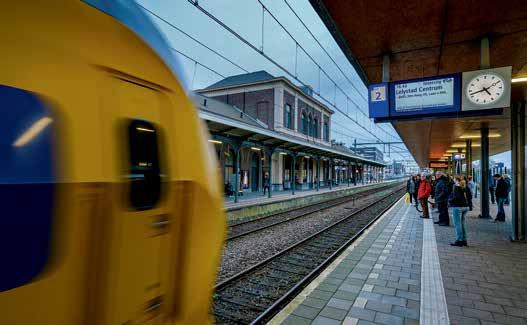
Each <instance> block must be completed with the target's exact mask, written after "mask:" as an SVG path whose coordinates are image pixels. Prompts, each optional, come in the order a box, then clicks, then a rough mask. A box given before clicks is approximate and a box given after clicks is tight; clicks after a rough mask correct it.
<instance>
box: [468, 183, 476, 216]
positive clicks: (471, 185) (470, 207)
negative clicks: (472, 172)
mask: <svg viewBox="0 0 527 325" xmlns="http://www.w3.org/2000/svg"><path fill="white" fill-rule="evenodd" d="M467 187H468V189H469V190H470V196H471V197H472V195H474V190H475V189H476V184H475V183H474V181H473V180H472V176H469V177H468V182H467ZM470 202H471V204H470V206H469V207H468V210H469V211H472V200H470Z"/></svg>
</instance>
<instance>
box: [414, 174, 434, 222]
mask: <svg viewBox="0 0 527 325" xmlns="http://www.w3.org/2000/svg"><path fill="white" fill-rule="evenodd" d="M431 192H432V186H431V185H430V182H429V181H428V179H427V178H426V176H425V175H421V182H419V189H418V190H417V199H418V200H419V202H420V203H421V206H422V207H423V215H422V216H421V218H430V214H429V213H428V197H429V196H430V193H431Z"/></svg>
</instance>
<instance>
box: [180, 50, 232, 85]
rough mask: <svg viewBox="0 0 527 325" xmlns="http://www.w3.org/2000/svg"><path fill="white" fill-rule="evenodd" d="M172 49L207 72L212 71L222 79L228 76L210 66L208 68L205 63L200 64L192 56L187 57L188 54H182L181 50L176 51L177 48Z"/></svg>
mask: <svg viewBox="0 0 527 325" xmlns="http://www.w3.org/2000/svg"><path fill="white" fill-rule="evenodd" d="M170 49H171V50H172V51H174V52H176V53H178V54H179V55H181V56H183V57H185V58H187V59H189V60H191V61H192V62H194V64H196V65H200V66H202V67H203V68H205V69H207V70H209V71H211V72H213V73H215V74H217V75H218V76H220V77H222V78H226V76H224V75H223V74H221V73H219V72H218V71H216V70H214V69H213V68H211V67H209V66H207V65H205V64H203V63H201V62H199V61H198V60H196V59H193V58H192V57H191V56H189V55H187V54H185V53H183V52H181V51H180V50H178V49H175V48H173V47H171V48H170Z"/></svg>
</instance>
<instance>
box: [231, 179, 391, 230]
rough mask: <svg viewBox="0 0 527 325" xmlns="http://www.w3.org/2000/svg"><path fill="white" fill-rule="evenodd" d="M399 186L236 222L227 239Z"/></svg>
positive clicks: (381, 188)
mask: <svg viewBox="0 0 527 325" xmlns="http://www.w3.org/2000/svg"><path fill="white" fill-rule="evenodd" d="M398 186H399V185H398V184H388V185H386V186H383V187H378V188H374V189H367V190H364V191H361V192H358V193H355V194H353V195H350V196H346V197H340V198H336V199H332V200H328V201H325V202H321V203H318V204H312V205H309V206H307V207H300V208H295V209H292V210H288V211H282V212H278V213H274V214H271V215H268V216H265V217H262V218H257V219H254V220H248V221H244V222H240V223H235V224H232V225H229V229H228V236H227V240H233V239H236V238H240V237H243V236H247V235H249V234H252V233H254V232H258V231H261V230H264V229H267V228H270V227H274V226H276V225H279V224H282V223H285V222H290V221H292V220H295V219H298V218H301V217H304V216H306V215H309V214H312V213H316V212H320V211H323V210H326V209H329V208H333V207H335V206H338V205H341V204H347V203H349V202H353V203H355V201H356V200H358V199H361V198H363V197H367V196H368V195H371V194H372V193H378V192H380V191H385V190H388V189H390V188H396V187H398Z"/></svg>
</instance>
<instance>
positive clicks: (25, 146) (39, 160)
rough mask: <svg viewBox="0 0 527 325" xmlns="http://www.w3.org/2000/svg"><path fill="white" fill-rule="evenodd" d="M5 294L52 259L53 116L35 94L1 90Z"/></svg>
mask: <svg viewBox="0 0 527 325" xmlns="http://www.w3.org/2000/svg"><path fill="white" fill-rule="evenodd" d="M0 100H1V102H2V105H0V114H1V115H2V118H0V206H1V207H2V212H1V213H0V247H2V249H1V250H0V259H1V261H2V266H1V267H0V292H1V291H5V290H9V289H13V288H16V287H19V286H22V285H24V284H26V283H28V282H29V281H31V280H32V279H33V278H35V277H36V276H37V275H38V274H39V273H40V272H41V271H42V270H43V269H44V267H45V265H46V263H47V261H48V259H49V255H50V242H51V225H52V218H53V209H54V205H53V203H54V200H55V162H54V154H55V152H54V149H55V143H54V132H53V131H54V120H53V118H54V116H53V114H52V112H51V110H50V109H49V108H48V107H46V106H45V105H44V103H42V102H41V101H40V99H39V98H38V97H37V96H35V95H34V94H33V93H30V92H27V91H25V90H22V89H17V88H12V87H7V86H0Z"/></svg>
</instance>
